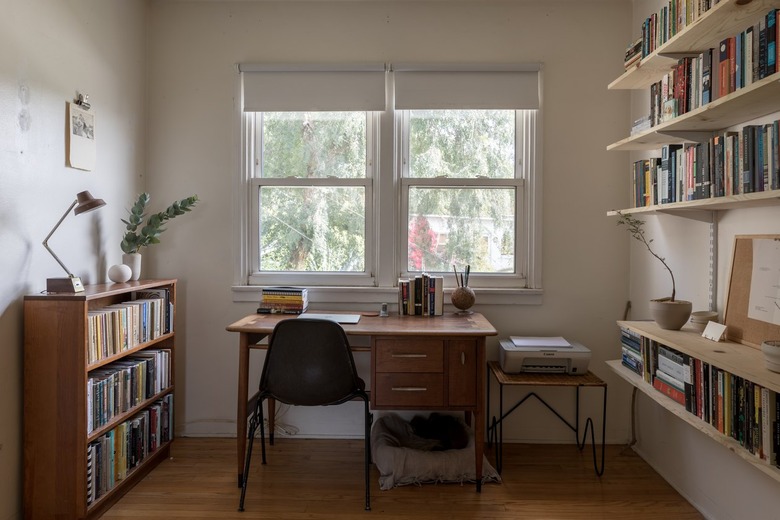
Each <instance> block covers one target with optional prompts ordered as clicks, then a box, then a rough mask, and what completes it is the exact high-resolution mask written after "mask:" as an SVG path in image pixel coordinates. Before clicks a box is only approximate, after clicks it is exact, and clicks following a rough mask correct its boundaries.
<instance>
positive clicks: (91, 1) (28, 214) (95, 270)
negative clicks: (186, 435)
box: [0, 0, 147, 519]
mask: <svg viewBox="0 0 780 520" xmlns="http://www.w3.org/2000/svg"><path fill="white" fill-rule="evenodd" d="M0 11H1V12H2V13H3V14H2V16H0V271H1V272H2V273H3V276H2V277H1V278H0V355H2V360H3V362H2V363H0V417H1V418H2V419H0V518H2V519H11V518H17V517H19V518H21V496H22V494H21V491H22V465H21V462H22V438H21V437H22V352H23V348H22V344H23V338H22V297H23V295H24V294H30V293H37V292H40V291H42V290H44V289H45V287H46V278H48V277H61V276H64V273H63V271H62V269H61V268H60V266H59V265H58V264H57V263H56V262H55V261H54V259H53V258H52V257H51V256H50V255H49V254H48V253H47V252H46V250H45V249H44V248H43V246H42V245H41V242H42V241H43V239H44V238H45V237H46V235H47V234H48V232H49V230H50V229H51V228H52V226H54V224H55V223H56V222H57V220H59V218H60V217H61V216H62V214H63V212H65V210H66V209H67V208H68V206H69V205H70V203H71V202H72V201H73V200H75V198H76V193H78V192H80V191H83V190H89V191H90V192H91V193H92V194H93V195H94V196H96V197H99V198H102V199H104V200H105V201H106V204H107V205H106V206H105V207H103V208H101V209H100V210H97V211H95V212H92V213H87V214H84V215H80V216H78V217H74V216H73V215H72V214H71V215H70V216H69V217H68V218H67V219H66V220H65V221H64V222H63V224H62V226H61V227H60V228H59V230H58V231H57V233H56V234H55V235H54V237H52V239H51V240H50V242H49V245H50V246H51V247H52V249H53V250H54V251H55V252H56V253H57V255H58V256H59V257H60V259H61V260H62V261H63V263H64V264H65V265H66V266H68V267H69V268H70V269H72V270H73V271H75V274H76V275H79V276H81V277H82V278H83V280H84V282H85V283H96V282H104V281H105V272H106V269H107V266H110V265H112V264H116V263H120V258H121V250H120V249H119V242H120V237H121V232H122V224H121V222H120V219H121V218H123V217H124V214H125V210H124V208H126V207H129V205H130V203H131V201H132V199H133V196H134V194H135V193H137V192H138V191H139V190H140V189H141V186H142V183H143V178H144V177H145V175H146V170H145V168H144V157H145V145H144V139H145V135H146V134H145V127H144V124H145V113H144V111H145V103H144V77H145V61H146V59H145V44H144V41H145V32H146V29H145V27H146V12H147V11H146V4H145V2H139V1H133V2H129V1H124V0H71V1H64V0H18V1H6V0H3V1H0ZM77 91H79V92H84V93H87V94H89V96H90V98H89V99H90V101H91V102H92V104H93V107H94V112H95V114H96V121H95V133H96V144H97V162H96V165H95V168H94V170H93V171H89V172H86V171H81V170H75V169H72V168H68V167H66V166H65V107H66V102H68V101H72V100H73V99H74V97H75V96H76V92H77ZM53 434H56V432H53Z"/></svg>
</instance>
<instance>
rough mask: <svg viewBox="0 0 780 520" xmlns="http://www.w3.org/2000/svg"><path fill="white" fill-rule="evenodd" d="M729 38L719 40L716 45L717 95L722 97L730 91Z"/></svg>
mask: <svg viewBox="0 0 780 520" xmlns="http://www.w3.org/2000/svg"><path fill="white" fill-rule="evenodd" d="M729 39H730V38H726V39H724V40H721V42H720V45H719V46H718V77H719V85H718V97H723V96H725V95H727V94H729V93H730V92H731V90H730V88H731V80H730V78H731V58H732V57H731V46H730V44H729Z"/></svg>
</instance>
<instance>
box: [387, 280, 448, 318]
mask: <svg viewBox="0 0 780 520" xmlns="http://www.w3.org/2000/svg"><path fill="white" fill-rule="evenodd" d="M398 309H399V310H398V313H399V314H401V315H409V316H441V315H442V314H444V277H443V276H434V275H429V274H426V273H422V274H420V275H417V276H415V277H414V278H399V280H398Z"/></svg>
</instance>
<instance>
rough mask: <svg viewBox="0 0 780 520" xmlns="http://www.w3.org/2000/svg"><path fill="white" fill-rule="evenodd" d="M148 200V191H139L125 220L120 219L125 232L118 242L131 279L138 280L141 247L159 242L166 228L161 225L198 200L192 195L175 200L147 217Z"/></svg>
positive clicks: (189, 207) (189, 208) (181, 213)
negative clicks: (128, 267)
mask: <svg viewBox="0 0 780 520" xmlns="http://www.w3.org/2000/svg"><path fill="white" fill-rule="evenodd" d="M150 200H151V197H150V196H149V194H148V193H141V194H140V195H139V196H138V199H137V200H136V201H135V204H133V207H132V208H130V210H129V216H128V217H127V220H125V219H122V222H123V223H124V224H125V234H124V235H123V236H122V243H121V244H120V247H121V248H122V252H123V253H124V255H122V261H123V263H125V264H126V265H129V266H130V268H131V271H132V277H131V280H138V278H139V276H140V271H141V264H140V262H141V259H140V252H141V249H142V248H144V247H147V246H150V245H152V244H159V243H160V234H162V232H163V231H165V229H166V228H164V227H163V224H164V223H165V222H166V221H168V220H171V219H172V218H176V217H178V216H179V215H184V214H185V213H187V212H189V211H192V208H193V207H194V206H195V204H197V202H198V196H197V195H192V196H190V197H186V198H184V199H181V200H179V201H176V202H174V203H173V204H171V205H170V206H168V208H167V209H166V210H165V211H161V212H159V213H154V214H152V215H150V216H149V218H148V219H147V218H146V216H147V215H146V206H147V205H148V204H149V201H150ZM144 219H146V222H144Z"/></svg>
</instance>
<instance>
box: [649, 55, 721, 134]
mask: <svg viewBox="0 0 780 520" xmlns="http://www.w3.org/2000/svg"><path fill="white" fill-rule="evenodd" d="M710 101H712V49H709V50H706V51H704V52H702V53H701V54H699V55H697V56H692V57H685V58H680V59H679V60H678V61H677V65H676V66H674V67H672V69H671V70H670V71H669V72H667V73H666V74H664V75H663V76H662V77H661V79H660V80H659V81H658V82H656V83H653V84H652V85H650V121H651V126H655V125H658V124H660V123H664V122H666V121H669V120H671V119H674V118H675V117H677V116H681V115H683V114H685V113H687V112H690V111H691V110H694V109H697V108H699V107H702V106H704V105H706V104H708V103H709V102H710Z"/></svg>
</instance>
